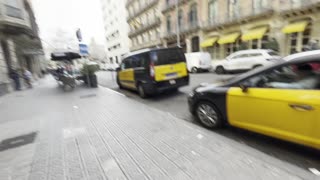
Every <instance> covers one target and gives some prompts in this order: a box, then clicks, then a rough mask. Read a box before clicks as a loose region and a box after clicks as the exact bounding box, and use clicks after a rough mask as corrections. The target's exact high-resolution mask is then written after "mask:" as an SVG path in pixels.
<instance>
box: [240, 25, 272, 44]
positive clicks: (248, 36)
mask: <svg viewBox="0 0 320 180" xmlns="http://www.w3.org/2000/svg"><path fill="white" fill-rule="evenodd" d="M267 30H268V27H261V28H256V29H252V30H250V31H248V32H247V33H245V34H244V35H242V37H241V39H242V40H243V41H250V40H253V39H262V37H263V36H264V34H265V33H266V32H267Z"/></svg>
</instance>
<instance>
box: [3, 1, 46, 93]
mask: <svg viewBox="0 0 320 180" xmlns="http://www.w3.org/2000/svg"><path fill="white" fill-rule="evenodd" d="M0 12H1V13H0V95H2V94H5V93H8V92H10V91H11V90H12V84H13V83H12V80H11V79H10V77H9V72H10V71H11V70H17V71H19V72H20V73H21V70H22V69H23V68H27V69H28V70H29V71H31V72H32V73H33V75H34V77H35V79H36V78H38V77H41V69H44V68H45V67H42V66H43V65H42V63H41V62H42V61H44V53H43V49H42V44H41V40H40V38H39V30H38V26H37V23H36V20H35V15H34V12H33V9H32V5H31V1H30V0H10V1H8V0H0Z"/></svg>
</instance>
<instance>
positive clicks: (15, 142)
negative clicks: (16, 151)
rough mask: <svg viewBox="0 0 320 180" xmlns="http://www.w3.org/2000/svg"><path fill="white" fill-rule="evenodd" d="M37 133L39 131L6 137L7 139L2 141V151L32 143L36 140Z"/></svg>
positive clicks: (0, 148) (0, 145)
mask: <svg viewBox="0 0 320 180" xmlns="http://www.w3.org/2000/svg"><path fill="white" fill-rule="evenodd" d="M37 134H38V133H37V132H32V133H29V134H25V135H21V136H17V137H13V138H9V139H5V140H3V141H1V143H0V152H1V151H5V150H8V149H12V148H17V147H20V146H24V145H27V144H31V143H33V142H34V140H35V138H36V136H37Z"/></svg>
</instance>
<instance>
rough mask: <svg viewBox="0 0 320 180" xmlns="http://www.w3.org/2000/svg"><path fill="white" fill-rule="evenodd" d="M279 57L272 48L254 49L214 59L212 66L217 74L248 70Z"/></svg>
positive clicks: (269, 62) (272, 61)
mask: <svg viewBox="0 0 320 180" xmlns="http://www.w3.org/2000/svg"><path fill="white" fill-rule="evenodd" d="M280 59H281V57H280V56H279V55H278V53H276V52H275V51H273V50H266V49H254V50H243V51H238V52H235V53H233V54H231V55H229V56H228V57H226V59H225V60H221V61H214V62H213V63H212V68H213V70H214V71H215V72H216V73H217V74H223V73H226V72H239V71H248V70H251V69H254V68H258V67H261V66H266V65H269V64H271V63H274V62H275V61H278V60H280Z"/></svg>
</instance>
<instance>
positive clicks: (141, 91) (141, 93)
mask: <svg viewBox="0 0 320 180" xmlns="http://www.w3.org/2000/svg"><path fill="white" fill-rule="evenodd" d="M138 93H139V96H140V97H141V98H143V99H145V98H147V97H148V96H147V94H146V90H145V88H144V87H143V84H138Z"/></svg>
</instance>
